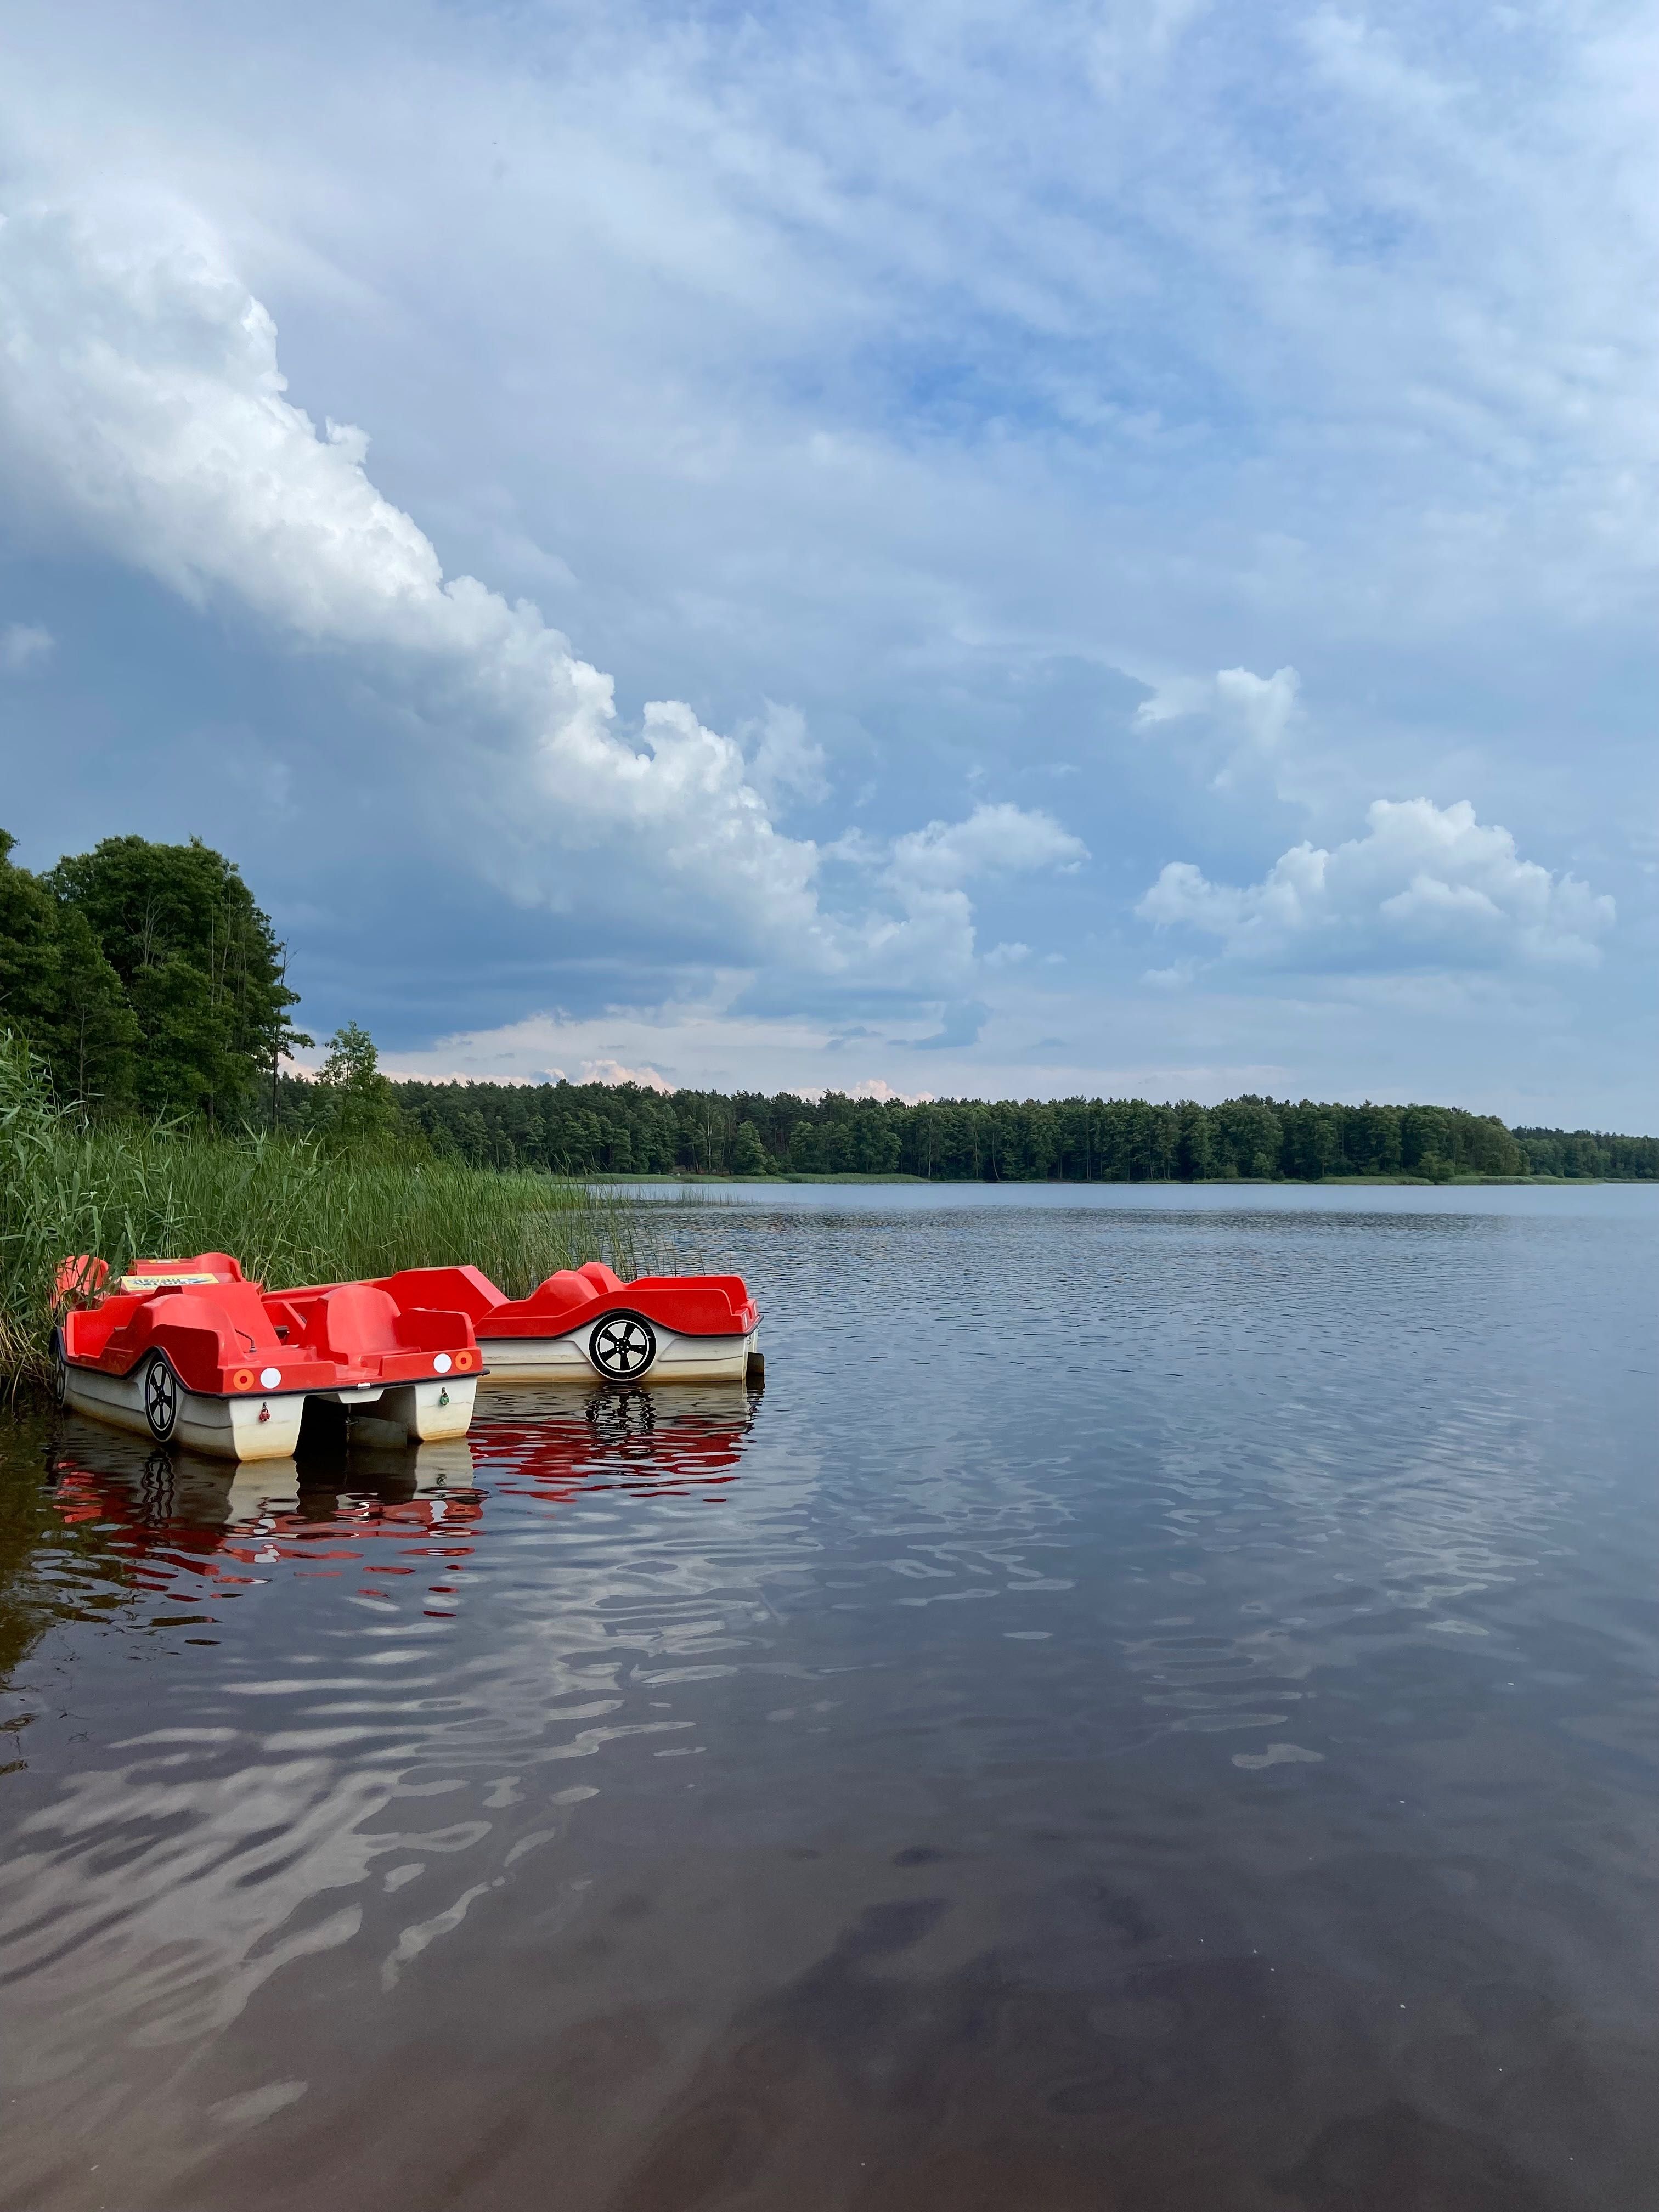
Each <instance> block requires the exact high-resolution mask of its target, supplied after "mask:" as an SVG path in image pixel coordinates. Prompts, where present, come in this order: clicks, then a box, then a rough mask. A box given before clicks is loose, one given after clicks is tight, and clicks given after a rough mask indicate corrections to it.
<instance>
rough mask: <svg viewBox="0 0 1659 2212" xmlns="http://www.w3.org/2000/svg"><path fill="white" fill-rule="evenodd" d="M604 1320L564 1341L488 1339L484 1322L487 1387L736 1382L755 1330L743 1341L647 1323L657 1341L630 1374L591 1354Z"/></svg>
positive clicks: (482, 1337) (480, 1328) (746, 1363)
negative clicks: (682, 1332) (608, 1366)
mask: <svg viewBox="0 0 1659 2212" xmlns="http://www.w3.org/2000/svg"><path fill="white" fill-rule="evenodd" d="M608 1318H609V1316H605V1315H601V1316H599V1320H598V1321H595V1322H584V1323H583V1325H582V1326H581V1327H580V1328H573V1329H572V1330H570V1331H569V1333H568V1334H567V1335H564V1336H490V1335H489V1334H488V1333H487V1332H488V1329H489V1322H488V1321H484V1322H480V1323H479V1324H478V1325H477V1327H478V1348H479V1350H480V1351H481V1352H483V1356H484V1364H485V1365H486V1366H487V1367H488V1368H489V1379H490V1381H491V1382H492V1383H593V1382H595V1381H598V1382H601V1383H653V1384H655V1383H741V1382H742V1381H743V1380H744V1377H745V1376H746V1375H747V1374H748V1372H749V1357H750V1353H751V1352H753V1351H754V1350H755V1348H756V1346H757V1342H758V1340H759V1336H760V1331H759V1330H758V1329H750V1332H749V1334H748V1335H747V1336H680V1335H678V1334H676V1333H675V1331H674V1330H672V1329H669V1328H663V1327H662V1326H661V1324H660V1323H659V1322H653V1323H652V1324H651V1328H652V1333H653V1335H654V1337H655V1339H656V1348H655V1353H654V1356H653V1358H652V1359H651V1360H650V1362H649V1363H648V1364H647V1365H644V1366H641V1367H640V1368H638V1369H637V1370H635V1371H634V1372H632V1373H629V1374H617V1373H614V1372H610V1371H607V1370H606V1369H605V1366H604V1365H603V1364H601V1362H600V1361H599V1360H598V1359H596V1358H594V1357H593V1354H592V1338H593V1334H594V1332H595V1331H596V1330H598V1329H601V1328H604V1327H605V1322H606V1320H607V1319H608Z"/></svg>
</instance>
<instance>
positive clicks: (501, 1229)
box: [0, 1030, 641, 1390]
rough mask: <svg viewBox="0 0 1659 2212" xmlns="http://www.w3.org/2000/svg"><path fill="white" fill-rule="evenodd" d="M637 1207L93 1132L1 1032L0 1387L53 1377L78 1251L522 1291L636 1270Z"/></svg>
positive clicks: (189, 1141)
mask: <svg viewBox="0 0 1659 2212" xmlns="http://www.w3.org/2000/svg"><path fill="white" fill-rule="evenodd" d="M640 1241H641V1239H640V1235H639V1218H638V1212H637V1208H636V1206H634V1205H632V1204H630V1203H629V1201H627V1200H623V1199H620V1198H617V1197H616V1196H615V1195H613V1194H607V1193H605V1192H599V1191H594V1190H592V1189H590V1188H587V1187H586V1185H583V1184H580V1183H569V1182H559V1181H556V1180H555V1179H554V1178H553V1177H552V1176H545V1175H538V1174H522V1175H501V1174H496V1173H495V1172H494V1171H493V1170H489V1169H479V1168H468V1167H462V1166H458V1165H454V1164H449V1163H446V1162H441V1161H420V1160H409V1159H404V1158H367V1159H364V1158H349V1157H342V1156H339V1155H335V1154H330V1153H327V1152H322V1151H319V1149H318V1148H317V1147H316V1146H313V1145H311V1144H307V1143H302V1142H297V1141H295V1140H293V1139H272V1138H270V1137H249V1138H246V1139H235V1138H228V1137H216V1136H210V1135H206V1134H204V1133H198V1132H191V1131H180V1130H173V1129H165V1128H161V1129H155V1128H145V1127H117V1128H96V1127H88V1126H87V1124H86V1123H85V1122H84V1121H82V1119H81V1117H80V1116H79V1115H76V1114H75V1113H73V1112H71V1111H67V1110H65V1109H64V1108H63V1107H61V1106H60V1105H58V1103H57V1102H56V1101H55V1100H54V1099H53V1097H52V1091H51V1088H50V1085H48V1083H47V1081H46V1076H45V1073H44V1071H43V1070H42V1069H41V1067H40V1064H39V1062H38V1061H36V1060H33V1058H32V1057H31V1055H30V1054H28V1053H27V1050H25V1048H23V1047H22V1046H21V1044H20V1043H19V1042H17V1041H16V1040H15V1038H14V1037H12V1036H9V1034H8V1033H7V1032H5V1031H4V1030H0V1389H6V1388H9V1389H13V1390H15V1389H16V1387H17V1385H18V1384H19V1383H24V1382H38V1381H40V1380H42V1379H44V1377H45V1376H46V1372H47V1352H48V1346H49V1341H50V1334H51V1304H52V1289H53V1285H54V1283H55V1280H56V1278H57V1273H58V1266H59V1263H60V1262H61V1261H63V1260H64V1257H65V1256H66V1255H68V1254H70V1253H75V1252H91V1253H96V1254H98V1255H100V1256H101V1257H102V1258H104V1259H106V1260H107V1261H109V1262H110V1264H111V1267H112V1268H114V1269H115V1270H116V1271H117V1272H118V1271H119V1270H120V1269H121V1268H123V1267H125V1266H128V1265H130V1264H131V1261H133V1260H135V1259H138V1258H141V1257H149V1258H158V1257H168V1256H173V1255H179V1254H184V1253H190V1252H204V1251H218V1252H233V1253H234V1254H235V1255H236V1256H237V1258H238V1259H239V1260H240V1261H241V1263H242V1266H243V1267H244V1269H245V1270H246V1273H248V1274H250V1275H252V1276H254V1277H256V1278H257V1279H260V1280H262V1281H264V1282H266V1283H269V1284H270V1285H272V1286H273V1287H276V1286H281V1285H291V1284H295V1283H316V1282H332V1281H336V1280H338V1279H342V1278H351V1277H356V1276H362V1275H381V1274H386V1273H389V1272H390V1271H391V1270H392V1269H393V1268H395V1267H435V1266H442V1265H447V1264H451V1263H455V1262H461V1261H471V1263H472V1264H473V1265H474V1266H475V1267H482V1268H483V1272H484V1273H486V1274H487V1275H489V1276H490V1277H492V1278H493V1279H494V1280H495V1281H496V1282H497V1283H499V1284H500V1285H501V1287H502V1288H503V1289H504V1290H506V1291H508V1292H510V1293H511V1294H512V1295H513V1296H515V1297H517V1296H522V1295H523V1294H524V1293H525V1292H526V1291H530V1290H532V1289H533V1288H534V1287H535V1285H537V1284H538V1282H540V1281H541V1280H542V1279H543V1278H544V1276H546V1275H549V1274H550V1273H552V1272H553V1270H554V1269H555V1268H556V1267H574V1266H577V1265H579V1264H580V1262H581V1261H584V1260H592V1259H604V1260H608V1261H610V1263H611V1266H612V1267H615V1268H616V1269H617V1273H619V1274H622V1275H623V1276H628V1275H631V1274H635V1273H639V1272H640V1267H641V1255H640V1252H639V1250H638V1249H637V1248H638V1245H639V1243H640Z"/></svg>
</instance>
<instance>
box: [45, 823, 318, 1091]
mask: <svg viewBox="0 0 1659 2212" xmlns="http://www.w3.org/2000/svg"><path fill="white" fill-rule="evenodd" d="M46 880H47V882H48V883H49V884H50V886H51V888H52V890H53V891H54V893H55V894H56V896H57V897H58V901H59V902H60V903H61V905H62V906H63V907H64V908H66V909H67V910H69V911H70V912H73V913H76V914H79V915H82V917H83V918H84V920H85V921H86V924H87V926H88V928H89V929H90V931H91V933H92V936H93V938H94V940H95V941H96V943H97V945H98V947H99V949H100V951H101V953H102V956H103V957H104V959H105V960H106V963H108V965H109V967H110V968H111V969H112V970H113V971H114V973H115V975H116V976H117V977H118V979H119V981H120V984H121V987H122V989H123V991H124V993H125V997H126V1000H127V1003H128V1005H129V1006H130V1007H131V1012H132V1013H133V1015H134V1016H135V1018H136V1019H137V1027H138V1034H139V1042H140V1046H141V1050H140V1053H139V1054H138V1057H137V1067H136V1082H135V1093H136V1097H137V1103H138V1104H139V1106H140V1107H142V1108H143V1109H144V1110H145V1111H146V1112H149V1113H168V1114H179V1115H197V1114H204V1115H206V1116H207V1117H208V1118H209V1119H210V1120H214V1119H217V1118H222V1117H223V1116H226V1115H231V1114H234V1113H235V1112H238V1111H240V1110H241V1109H244V1108H245V1107H246V1106H247V1105H248V1104H250V1103H252V1097H253V1096H254V1093H255V1089H256V1086H257V1085H258V1083H259V1082H260V1080H261V1079H262V1078H263V1077H264V1076H266V1075H267V1074H268V1073H269V1072H270V1069H271V1067H272V1066H273V1064H274V1063H275V1062H276V1060H277V1059H278V1057H279V1056H280V1054H281V1052H282V1050H283V1046H284V1044H285V1043H287V1042H290V1041H293V1042H297V1033H296V1032H295V1030H293V1028H292V1025H291V1024H290V1023H289V1018H288V1009H289V1007H290V1006H293V1005H295V1003H296V999H297V994H295V992H293V991H290V990H289V987H288V986H287V984H286V983H285V982H284V981H283V948H282V946H281V945H279V944H278V943H277V941H276V935H275V933H274V932H273V931H272V928H271V926H270V918H269V917H268V916H267V915H264V913H262V912H261V910H260V909H259V908H258V906H256V905H255V903H254V901H253V896H252V893H251V892H250V891H249V890H248V888H247V885H246V884H245V883H244V882H243V881H242V878H241V875H240V872H239V871H238V870H237V868H236V867H235V866H234V865H233V864H232V863H231V862H230V861H229V860H226V859H225V857H224V855H223V854H221V853H216V852H214V851H213V850H212V848H210V846H207V845H204V843H203V842H202V841H201V839H200V838H199V837H192V838H191V841H190V842H189V844H187V845H160V844H153V843H151V842H150V841H149V839H147V838H143V837H106V838H105V839H104V841H103V842H102V843H101V844H99V845H97V846H95V847H94V848H93V850H92V851H91V852H90V853H81V854H73V855H70V856H69V857H67V858H65V859H64V860H60V861H59V862H58V866H56V868H54V869H53V870H52V874H51V875H50V877H49V878H46Z"/></svg>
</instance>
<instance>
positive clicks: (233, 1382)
mask: <svg viewBox="0 0 1659 2212" xmlns="http://www.w3.org/2000/svg"><path fill="white" fill-rule="evenodd" d="M230 1387H231V1389H233V1390H251V1389H252V1388H253V1370H252V1368H251V1367H239V1368H238V1369H237V1370H236V1372H235V1373H234V1375H233V1376H231V1378H230Z"/></svg>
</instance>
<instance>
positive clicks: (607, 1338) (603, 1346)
mask: <svg viewBox="0 0 1659 2212" xmlns="http://www.w3.org/2000/svg"><path fill="white" fill-rule="evenodd" d="M587 1356H588V1358H590V1359H591V1360H592V1363H593V1364H594V1365H595V1366H596V1367H597V1368H598V1369H599V1372H600V1374H601V1375H603V1376H605V1377H606V1378H607V1379H608V1380H609V1381H611V1382H612V1383H631V1382H632V1381H633V1380H634V1377H635V1376H636V1375H643V1374H644V1372H645V1370H646V1369H647V1367H649V1365H650V1364H651V1363H652V1361H653V1359H654V1358H656V1356H657V1332H656V1330H655V1329H654V1328H652V1326H651V1324H650V1322H648V1321H641V1319H640V1317H639V1316H638V1315H637V1314H607V1315H606V1316H605V1319H604V1320H603V1321H600V1322H594V1324H593V1334H592V1336H590V1337H589V1338H588V1340H587Z"/></svg>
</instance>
